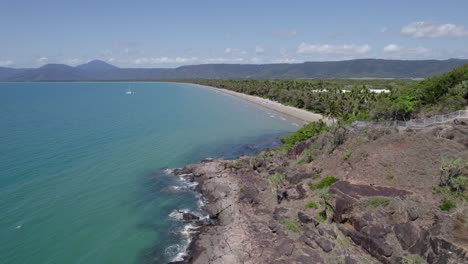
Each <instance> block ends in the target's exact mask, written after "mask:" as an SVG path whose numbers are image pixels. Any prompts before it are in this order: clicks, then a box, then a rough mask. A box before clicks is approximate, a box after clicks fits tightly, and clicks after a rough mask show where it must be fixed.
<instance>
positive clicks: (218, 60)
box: [200, 58, 247, 63]
mask: <svg viewBox="0 0 468 264" xmlns="http://www.w3.org/2000/svg"><path fill="white" fill-rule="evenodd" d="M246 61H247V60H246V59H244V58H206V59H202V60H200V63H246Z"/></svg>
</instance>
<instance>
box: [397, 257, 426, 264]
mask: <svg viewBox="0 0 468 264" xmlns="http://www.w3.org/2000/svg"><path fill="white" fill-rule="evenodd" d="M401 261H402V263H403V264H421V263H423V260H422V258H421V257H420V256H418V255H409V256H403V259H402V260H401Z"/></svg>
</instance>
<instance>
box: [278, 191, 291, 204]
mask: <svg viewBox="0 0 468 264" xmlns="http://www.w3.org/2000/svg"><path fill="white" fill-rule="evenodd" d="M288 199H289V195H288V191H287V190H277V191H276V201H277V202H278V204H281V202H282V201H283V200H288Z"/></svg>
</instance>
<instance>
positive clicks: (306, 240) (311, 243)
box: [299, 235, 317, 248]
mask: <svg viewBox="0 0 468 264" xmlns="http://www.w3.org/2000/svg"><path fill="white" fill-rule="evenodd" d="M299 240H300V241H302V242H304V244H306V245H307V246H309V247H311V248H317V244H316V243H315V241H314V240H313V239H311V238H310V237H308V236H306V235H302V236H301V237H299Z"/></svg>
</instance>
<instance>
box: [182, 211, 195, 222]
mask: <svg viewBox="0 0 468 264" xmlns="http://www.w3.org/2000/svg"><path fill="white" fill-rule="evenodd" d="M179 213H181V215H182V221H186V222H190V221H195V220H198V219H199V217H198V216H196V215H194V214H192V213H191V212H186V211H179Z"/></svg>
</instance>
